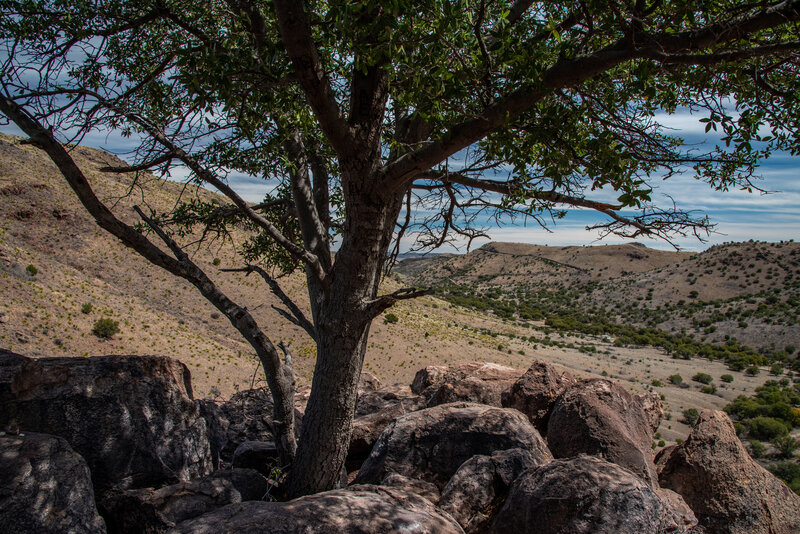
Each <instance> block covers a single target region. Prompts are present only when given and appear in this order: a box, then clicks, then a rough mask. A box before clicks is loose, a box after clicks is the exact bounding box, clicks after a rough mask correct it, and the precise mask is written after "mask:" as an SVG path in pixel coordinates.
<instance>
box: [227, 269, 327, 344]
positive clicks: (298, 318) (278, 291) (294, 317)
mask: <svg viewBox="0 0 800 534" xmlns="http://www.w3.org/2000/svg"><path fill="white" fill-rule="evenodd" d="M220 270H221V271H222V272H227V273H242V272H243V273H246V274H245V276H248V275H249V274H250V273H253V272H255V273H258V274H259V275H261V278H263V279H264V281H265V282H266V283H267V285H268V286H269V289H270V291H272V293H273V294H274V295H275V296H276V297H278V299H279V300H280V301H281V303H282V304H283V305H284V306H286V307H287V308H288V309H289V312H291V314H289V313H286V314H285V315H284V317H286V318H287V319H288V320H289V321H290V322H291V323H293V324H295V325H297V326H299V327H300V328H302V329H303V330H305V331H306V333H307V334H308V335H309V336H310V337H311V339H313V340H314V341H316V339H317V329H316V327H314V325H313V323H312V322H311V321H309V320H308V319H307V318H306V316H305V314H304V313H303V311H302V310H301V309H300V308H299V307H298V306H297V304H295V303H294V301H293V300H292V299H291V298H290V297H289V295H287V294H286V293H285V292H284V291H283V289H282V288H281V286H280V285H279V284H278V281H277V280H275V279H274V278H272V277H271V276H270V275H269V273H267V271H265V270H264V269H263V268H261V267H259V266H258V265H247V266H246V267H241V268H238V269H220ZM275 309H276V310H277V311H278V312H281V313H283V310H280V309H278V308H275Z"/></svg>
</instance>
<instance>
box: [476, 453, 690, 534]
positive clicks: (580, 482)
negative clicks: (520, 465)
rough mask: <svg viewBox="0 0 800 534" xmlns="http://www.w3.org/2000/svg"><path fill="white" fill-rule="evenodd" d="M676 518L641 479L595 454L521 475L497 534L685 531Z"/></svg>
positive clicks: (502, 513) (495, 530)
mask: <svg viewBox="0 0 800 534" xmlns="http://www.w3.org/2000/svg"><path fill="white" fill-rule="evenodd" d="M681 519H682V518H680V517H679V516H678V515H676V514H675V513H674V511H673V510H672V509H671V507H670V505H669V503H666V502H664V501H663V500H662V499H661V498H660V497H659V495H658V494H657V493H656V492H655V491H653V489H652V488H651V487H650V486H649V485H648V484H646V483H645V482H644V481H643V480H641V479H640V478H639V477H637V476H635V475H634V474H633V473H631V472H630V471H628V470H627V469H624V468H622V467H620V466H618V465H615V464H612V463H609V462H607V461H605V460H603V459H600V458H596V457H591V456H578V457H576V458H570V459H568V460H554V461H552V462H550V463H547V464H545V465H543V466H541V467H536V468H534V469H530V470H528V471H526V472H525V473H523V474H522V475H520V477H519V478H517V480H516V482H514V484H513V486H512V487H511V490H510V491H509V495H508V498H507V499H506V501H505V504H504V505H503V507H502V508H501V509H500V511H499V512H497V515H496V517H495V519H494V521H492V524H491V527H490V528H489V529H488V530H487V531H486V532H490V533H494V534H501V533H503V534H506V533H509V532H513V533H514V534H527V533H536V534H551V533H552V534H556V533H559V534H561V533H567V532H568V533H570V534H583V533H587V534H588V533H592V534H618V533H623V532H624V533H653V534H661V533H667V532H687V531H689V529H691V528H692V526H693V525H692V524H683V523H682V521H681Z"/></svg>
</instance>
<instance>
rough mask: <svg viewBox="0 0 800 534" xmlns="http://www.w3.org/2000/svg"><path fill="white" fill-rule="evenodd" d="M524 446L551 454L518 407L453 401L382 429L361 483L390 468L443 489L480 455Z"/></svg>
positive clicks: (547, 456) (540, 453)
mask: <svg viewBox="0 0 800 534" xmlns="http://www.w3.org/2000/svg"><path fill="white" fill-rule="evenodd" d="M514 448H522V449H527V450H529V451H531V452H532V453H533V454H535V455H536V456H538V457H540V458H541V459H542V460H543V461H546V460H547V459H550V458H551V457H552V456H551V455H550V452H549V451H548V449H547V446H546V445H545V443H544V440H543V439H542V437H541V436H540V435H539V432H537V430H536V429H535V428H533V425H531V424H530V422H529V421H528V420H527V418H526V417H525V416H524V415H522V414H521V413H520V412H518V411H516V410H507V409H503V408H496V407H493V406H487V405H483V404H471V403H465V402H460V403H453V404H444V405H441V406H436V407H434V408H428V409H425V410H420V411H418V412H413V413H410V414H407V415H403V416H400V417H398V418H397V419H395V420H394V421H393V422H392V423H391V424H390V425H389V426H388V427H386V430H384V431H383V433H382V434H381V436H380V438H379V439H378V441H377V442H376V443H375V446H374V447H373V449H372V452H371V453H370V455H369V458H367V460H366V461H365V462H364V465H363V466H362V467H361V470H360V471H359V473H358V476H357V477H356V483H366V484H377V483H380V481H381V480H383V478H384V477H385V476H386V475H387V474H388V473H390V472H395V473H399V474H401V475H404V476H407V477H409V478H417V479H421V480H425V481H427V482H432V483H433V484H435V485H436V486H437V487H439V488H443V487H444V486H445V484H447V482H448V481H449V480H450V477H451V476H453V473H455V472H456V470H458V468H459V467H460V466H461V464H463V463H464V462H465V461H467V460H468V459H470V458H472V457H473V456H475V455H476V454H485V455H490V454H492V453H493V452H495V451H502V450H506V449H514Z"/></svg>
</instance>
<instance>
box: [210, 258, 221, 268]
mask: <svg viewBox="0 0 800 534" xmlns="http://www.w3.org/2000/svg"><path fill="white" fill-rule="evenodd" d="M220 263H222V262H221V261H220V259H219V258H214V259H213V260H212V261H211V264H212V265H214V266H215V267H216V266H217V265H219V264H220Z"/></svg>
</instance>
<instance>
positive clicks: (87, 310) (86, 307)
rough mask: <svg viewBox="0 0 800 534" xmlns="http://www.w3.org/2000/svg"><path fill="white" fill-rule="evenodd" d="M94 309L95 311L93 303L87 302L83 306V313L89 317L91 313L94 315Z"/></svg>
mask: <svg viewBox="0 0 800 534" xmlns="http://www.w3.org/2000/svg"><path fill="white" fill-rule="evenodd" d="M93 309H94V306H92V303H91V302H87V303H85V304H84V305H83V306H81V313H83V314H85V315H89V314H90V313H92V310H93Z"/></svg>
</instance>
